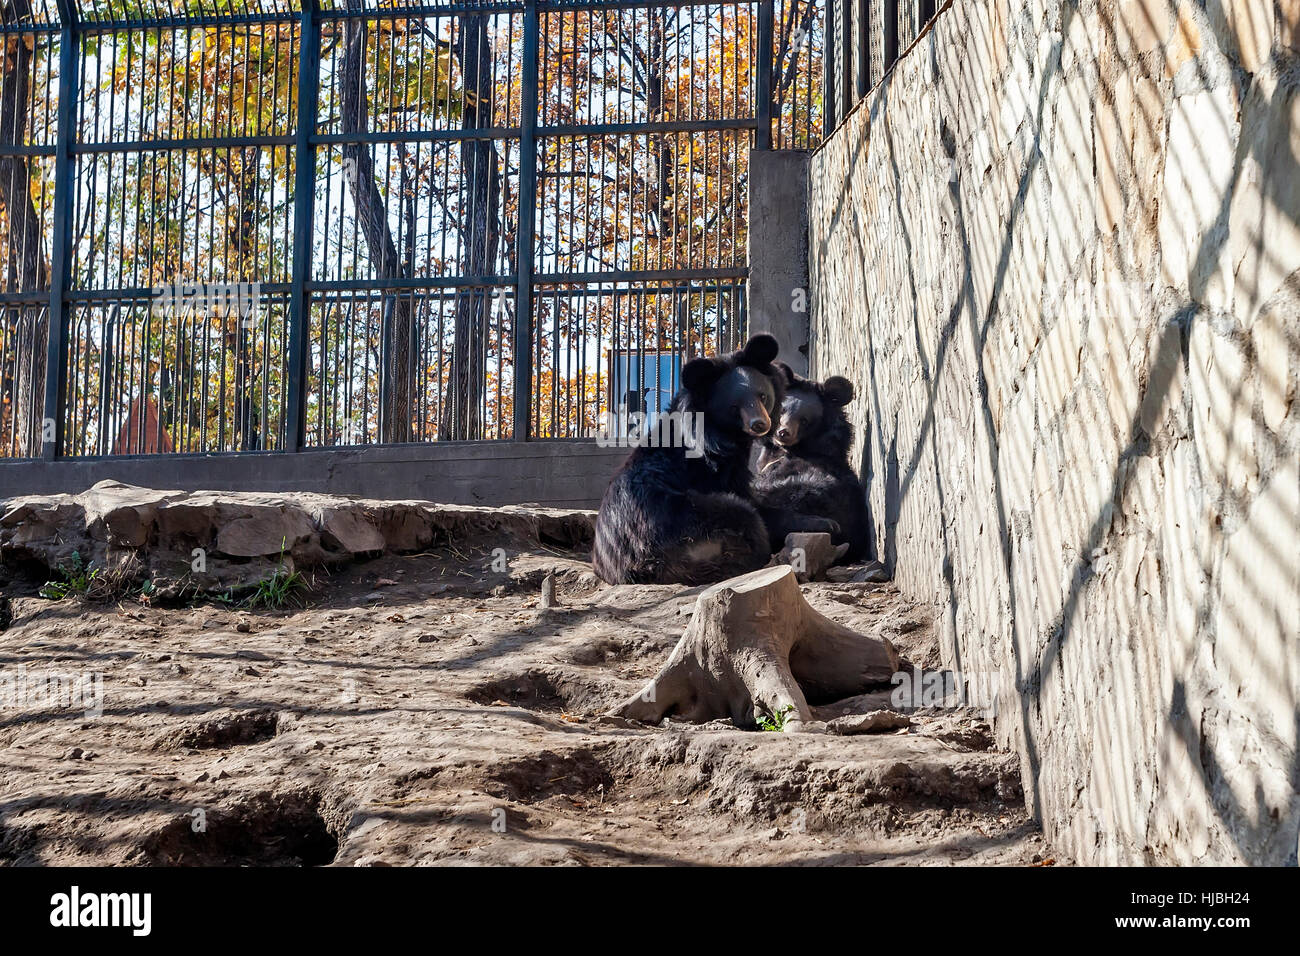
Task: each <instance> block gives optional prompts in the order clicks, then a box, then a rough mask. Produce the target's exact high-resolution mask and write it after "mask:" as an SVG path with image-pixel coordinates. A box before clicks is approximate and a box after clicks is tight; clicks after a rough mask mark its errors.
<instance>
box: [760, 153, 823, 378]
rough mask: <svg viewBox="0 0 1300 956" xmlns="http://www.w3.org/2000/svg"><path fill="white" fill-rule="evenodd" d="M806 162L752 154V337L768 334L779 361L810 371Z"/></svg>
mask: <svg viewBox="0 0 1300 956" xmlns="http://www.w3.org/2000/svg"><path fill="white" fill-rule="evenodd" d="M808 157H809V154H808V152H807V151H805V150H793V149H790V150H764V149H754V150H750V153H749V284H748V290H749V332H750V334H751V335H753V334H755V333H757V332H768V333H770V334H771V335H773V336H774V337H775V338H776V340H777V342H778V343H779V344H780V346H781V361H783V362H785V363H786V364H787V365H789V366H790V367H791V368H792V369H794V370H795V371H796V372H798V373H799V374H801V375H802V374H804V373H806V372H807V370H808V312H809V307H810V303H809V302H808Z"/></svg>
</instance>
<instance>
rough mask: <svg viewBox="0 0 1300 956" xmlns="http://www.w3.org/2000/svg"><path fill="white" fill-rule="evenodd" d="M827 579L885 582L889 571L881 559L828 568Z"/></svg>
mask: <svg viewBox="0 0 1300 956" xmlns="http://www.w3.org/2000/svg"><path fill="white" fill-rule="evenodd" d="M826 580H827V581H835V582H838V583H841V584H884V583H885V582H886V581H888V580H889V572H888V571H886V570H885V566H884V565H883V564H881V563H880V562H879V561H871V562H868V563H867V564H845V565H840V566H839V567H834V568H828V569H827V570H826Z"/></svg>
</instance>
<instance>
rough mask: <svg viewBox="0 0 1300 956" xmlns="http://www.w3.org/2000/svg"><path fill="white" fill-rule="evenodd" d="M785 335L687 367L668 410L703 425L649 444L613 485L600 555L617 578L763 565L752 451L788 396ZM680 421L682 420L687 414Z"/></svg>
mask: <svg viewBox="0 0 1300 956" xmlns="http://www.w3.org/2000/svg"><path fill="white" fill-rule="evenodd" d="M776 353H777V344H776V340H775V339H774V338H772V336H770V335H756V336H754V337H753V338H751V339H750V340H749V341H748V342H746V343H745V347H744V348H743V349H741V350H740V351H739V352H735V353H733V354H731V355H729V356H727V357H726V358H698V359H694V360H692V361H690V362H687V363H686V365H685V366H684V367H683V368H682V388H681V391H679V392H678V393H677V394H676V395H675V396H674V397H673V401H672V404H671V406H670V407H669V410H670V411H671V412H675V413H677V414H678V416H692V418H691V420H692V421H702V424H703V427H702V428H701V429H699V430H698V431H697V433H696V434H695V435H694V436H693V437H694V447H691V448H687V447H683V443H682V442H681V441H674V442H672V443H670V446H669V447H663V446H662V445H660V446H659V447H644V446H643V447H640V448H637V449H636V450H635V451H633V452H632V454H631V455H629V456H628V459H627V461H626V462H625V463H624V465H623V467H622V468H620V469H619V470H618V472H617V473H616V474H615V475H614V477H613V479H612V480H611V481H610V483H609V488H607V489H606V490H605V496H604V498H602V499H601V502H600V513H599V514H598V515H597V517H596V543H595V547H594V548H593V549H592V564H593V565H594V566H595V568H596V573H597V574H599V575H600V577H601V578H602V579H603V580H604V581H607V582H608V583H610V584H708V583H711V582H714V581H721V580H724V579H726V578H729V577H733V576H735V575H737V574H745V573H747V572H749V571H754V570H756V569H758V568H761V567H763V566H764V565H765V564H767V563H768V561H769V560H770V559H771V556H772V554H771V551H770V550H769V548H768V539H767V529H766V527H765V526H764V524H763V519H762V518H761V517H759V514H758V512H757V511H756V510H754V506H753V505H752V504H751V503H750V502H749V501H748V495H749V482H750V477H751V476H750V471H749V457H750V451H751V450H752V448H753V443H754V440H755V439H756V438H760V437H762V436H763V435H765V434H767V432H768V430H769V429H770V428H771V427H772V415H773V414H774V413H775V411H776V409H777V408H778V407H779V406H780V404H781V397H782V391H781V385H780V378H779V376H778V374H777V372H776V369H775V368H773V366H772V364H771V363H772V360H773V359H774V358H776ZM679 420H680V419H679Z"/></svg>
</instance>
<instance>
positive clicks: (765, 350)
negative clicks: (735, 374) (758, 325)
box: [737, 332, 781, 366]
mask: <svg viewBox="0 0 1300 956" xmlns="http://www.w3.org/2000/svg"><path fill="white" fill-rule="evenodd" d="M780 350H781V347H780V346H779V345H777V343H776V339H774V338H772V336H770V335H768V334H767V333H766V332H762V333H760V334H758V335H755V336H752V337H751V338H750V340H749V341H748V342H746V343H745V347H744V348H743V349H741V350H740V355H739V356H737V362H738V364H740V365H750V366H753V365H767V364H769V363H770V362H771V361H772V359H774V358H776V353H777V352H779V351H780Z"/></svg>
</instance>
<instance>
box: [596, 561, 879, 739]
mask: <svg viewBox="0 0 1300 956" xmlns="http://www.w3.org/2000/svg"><path fill="white" fill-rule="evenodd" d="M897 671H898V651H897V650H895V648H894V646H893V644H891V643H890V642H889V641H888V640H886V639H885V638H882V637H873V636H868V635H866V634H859V633H858V632H857V631H853V630H851V629H849V628H847V627H844V626H843V625H841V624H836V623H835V622H834V621H832V620H830V619H829V618H827V617H825V616H823V615H821V614H819V613H818V612H817V611H815V610H813V609H812V607H810V606H809V605H808V602H807V601H805V600H804V597H803V594H802V593H801V592H800V590H799V583H798V581H797V580H796V578H795V572H794V571H793V569H791V568H790V567H789V566H788V565H786V566H776V567H768V568H763V569H762V570H759V571H754V572H751V573H750V574H745V575H741V576H740V577H736V578H731V579H729V580H727V581H723V582H721V583H720V584H715V585H714V586H713V587H711V588H709V589H708V590H706V591H704V592H703V593H701V594H700V596H699V597H698V598H697V599H696V602H695V612H694V617H693V618H692V619H691V623H690V626H689V627H687V629H686V633H685V634H683V635H682V639H681V640H680V641H678V642H677V646H676V647H675V648H673V652H672V655H671V656H670V657H669V658H668V662H667V663H666V664H664V666H663V667H662V668H661V669H660V671H659V673H658V674H657V675H656V676H655V677H654V679H653V680H651V681H650V683H649V684H647V685H646V686H645V688H643V689H642V691H641V692H640V693H639V694H637V695H636V696H634V697H632V698H631V699H629V700H627V701H625V702H624V703H623V704H622V705H621V706H619V707H617V708H616V709H615V710H613V711H612V712H611V714H612V715H613V716H617V717H624V718H627V719H631V720H639V721H643V722H645V723H658V722H659V721H660V720H662V719H663V718H664V717H669V716H673V717H677V718H680V719H683V720H689V721H692V722H695V723H702V722H704V721H707V720H713V719H716V718H719V717H730V718H731V719H732V720H733V721H735V722H736V724H737V725H739V726H742V727H753V726H755V724H756V722H757V719H758V718H759V717H762V716H764V715H768V716H770V717H773V718H776V722H777V723H778V724H780V723H781V721H782V718H783V719H784V724H783V725H782V729H783V730H786V731H809V730H817V729H820V726H821V725H819V724H817V723H816V722H815V721H814V720H813V716H812V711H811V710H810V709H809V707H808V701H809V700H810V699H811V700H813V701H814V702H826V701H832V700H839V699H841V698H843V697H848V696H851V695H853V694H860V693H862V692H863V691H864V690H865V689H866V688H868V687H871V686H873V685H879V684H887V683H888V682H889V680H890V678H891V677H892V676H893V675H894V674H895V673H896V672H897Z"/></svg>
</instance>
